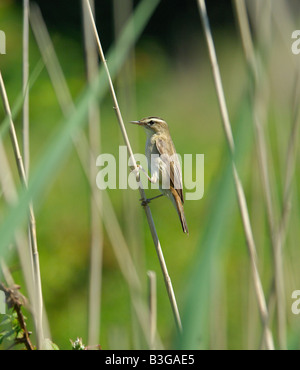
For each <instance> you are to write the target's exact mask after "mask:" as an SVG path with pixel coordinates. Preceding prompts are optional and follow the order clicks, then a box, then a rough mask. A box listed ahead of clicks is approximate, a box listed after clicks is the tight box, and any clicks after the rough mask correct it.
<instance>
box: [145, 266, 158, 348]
mask: <svg viewBox="0 0 300 370" xmlns="http://www.w3.org/2000/svg"><path fill="white" fill-rule="evenodd" d="M147 276H148V286H149V327H150V349H155V335H156V318H157V307H156V306H157V295H156V274H155V272H154V271H148V272H147Z"/></svg>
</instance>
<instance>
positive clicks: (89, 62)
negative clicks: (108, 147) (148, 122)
mask: <svg viewBox="0 0 300 370" xmlns="http://www.w3.org/2000/svg"><path fill="white" fill-rule="evenodd" d="M81 3H82V14H83V31H84V46H85V56H86V73H87V80H88V82H89V83H91V82H92V80H93V78H94V77H95V76H96V75H97V72H98V55H97V49H96V43H95V39H94V35H93V32H92V29H91V27H90V22H89V17H88V14H87V9H86V6H85V3H84V0H82V2H81ZM91 6H92V8H93V12H95V3H94V0H91ZM88 119H89V123H88V128H89V146H90V154H91V155H90V184H91V197H90V219H91V246H90V248H91V250H90V288H89V326H88V344H89V345H93V344H96V343H100V312H101V281H102V252H103V228H102V222H101V218H100V215H99V212H98V210H97V204H96V202H95V200H94V199H95V198H98V202H99V204H100V206H101V207H102V196H101V192H100V191H99V190H98V189H97V186H96V182H95V178H96V175H97V167H96V166H95V161H94V158H95V157H96V155H97V153H100V151H101V149H100V148H101V144H100V111H99V108H98V106H96V105H95V104H92V105H91V106H90V108H89V117H88Z"/></svg>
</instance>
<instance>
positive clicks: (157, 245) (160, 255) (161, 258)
mask: <svg viewBox="0 0 300 370" xmlns="http://www.w3.org/2000/svg"><path fill="white" fill-rule="evenodd" d="M86 4H87V6H88V9H89V14H90V20H91V24H92V26H93V30H94V34H95V37H96V41H97V45H98V51H99V55H100V59H101V61H102V63H103V66H104V69H105V72H106V75H107V78H108V83H109V88H110V93H111V96H112V100H113V103H114V109H115V113H116V116H117V120H118V122H119V126H120V129H121V132H122V135H123V139H124V141H125V144H126V146H127V150H128V153H129V156H130V158H131V161H132V164H133V167H134V170H135V171H136V172H137V182H138V183H140V186H139V191H140V194H141V198H142V199H143V200H146V194H145V191H144V189H143V188H142V186H141V182H140V178H139V174H138V167H137V164H136V161H135V158H134V155H133V151H132V148H131V145H130V142H129V139H128V136H127V132H126V128H125V125H124V122H123V118H122V114H121V111H120V108H119V104H118V100H117V97H116V93H115V89H114V86H113V83H112V80H111V76H110V73H109V69H108V66H107V63H106V59H105V56H104V53H103V49H102V45H101V42H100V38H99V35H98V32H97V27H96V24H95V21H94V17H93V13H92V9H91V7H90V4H89V1H88V0H86ZM144 209H145V212H146V216H147V220H148V224H149V228H150V231H151V235H152V239H153V242H154V245H155V249H156V252H157V256H158V259H159V263H160V266H161V269H162V273H163V276H164V281H165V285H166V289H167V292H168V297H169V301H170V304H171V307H172V310H173V314H174V319H175V323H176V325H177V328H178V330H179V331H182V324H181V319H180V315H179V311H178V306H177V302H176V297H175V294H174V290H173V286H172V282H171V278H170V276H169V273H168V269H167V265H166V262H165V259H164V256H163V252H162V248H161V245H160V241H159V239H158V235H157V232H156V228H155V225H154V221H153V218H152V214H151V211H150V208H149V206H148V204H147V205H146V206H144Z"/></svg>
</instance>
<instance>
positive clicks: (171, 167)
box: [155, 138, 184, 203]
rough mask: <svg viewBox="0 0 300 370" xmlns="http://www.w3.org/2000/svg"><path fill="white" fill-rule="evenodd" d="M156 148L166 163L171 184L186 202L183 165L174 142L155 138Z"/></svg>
mask: <svg viewBox="0 0 300 370" xmlns="http://www.w3.org/2000/svg"><path fill="white" fill-rule="evenodd" d="M155 144H156V148H157V150H158V152H159V154H160V158H161V160H162V161H163V162H164V163H165V164H166V169H167V172H168V175H169V177H170V185H171V186H172V187H173V188H174V189H175V190H176V192H177V193H178V195H179V197H180V199H181V201H182V203H184V199H183V192H182V174H181V166H180V163H179V160H178V157H177V154H176V150H175V147H174V144H173V142H172V141H170V140H163V139H160V138H157V139H156V140H155Z"/></svg>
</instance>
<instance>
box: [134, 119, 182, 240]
mask: <svg viewBox="0 0 300 370" xmlns="http://www.w3.org/2000/svg"><path fill="white" fill-rule="evenodd" d="M131 123H134V124H137V125H139V126H143V127H144V128H145V130H146V133H147V141H146V157H147V160H148V166H149V167H150V169H151V178H150V177H149V176H148V175H147V174H146V175H147V177H148V179H149V181H151V182H152V183H156V182H157V181H158V183H159V189H160V191H161V192H162V194H161V195H159V196H157V197H154V198H151V199H148V200H147V201H146V203H148V202H150V200H152V199H155V198H158V197H160V196H162V195H166V196H167V197H168V198H170V199H171V201H172V203H173V205H174V206H175V208H176V210H177V213H178V215H179V218H180V222H181V225H182V230H183V232H185V233H187V234H188V233H189V231H188V227H187V223H186V220H185V216H184V209H183V203H184V199H183V191H182V174H181V167H180V163H179V160H178V156H177V153H176V150H175V147H174V144H173V141H172V138H171V135H170V131H169V127H168V124H167V122H165V121H164V120H163V119H161V118H159V117H147V118H143V119H141V120H140V121H131ZM140 168H141V166H140Z"/></svg>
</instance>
